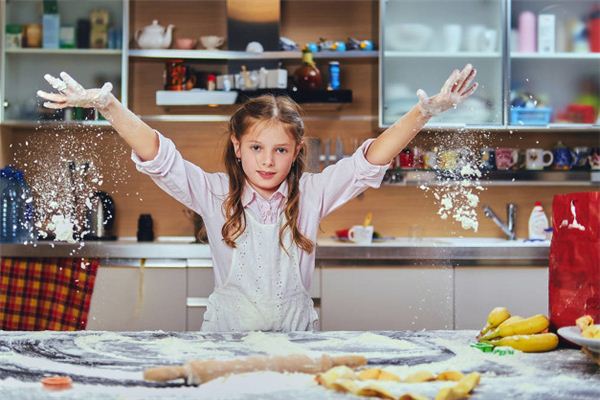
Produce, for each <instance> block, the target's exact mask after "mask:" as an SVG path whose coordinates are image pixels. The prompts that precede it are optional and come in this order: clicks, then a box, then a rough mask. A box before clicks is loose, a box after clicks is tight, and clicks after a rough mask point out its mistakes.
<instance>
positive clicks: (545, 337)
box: [477, 307, 558, 353]
mask: <svg viewBox="0 0 600 400" xmlns="http://www.w3.org/2000/svg"><path fill="white" fill-rule="evenodd" d="M549 325H550V321H549V320H548V318H547V317H546V316H545V315H543V314H537V315H534V316H532V317H529V318H523V317H519V316H516V315H515V316H511V315H510V313H509V312H508V310H507V309H506V308H505V307H496V308H494V309H493V310H492V311H491V312H490V313H489V315H488V317H487V322H486V324H485V326H484V327H483V329H482V330H481V332H479V335H477V339H478V340H479V341H480V342H483V343H489V344H492V345H494V346H509V347H512V348H513V349H517V350H520V351H523V352H525V353H534V352H543V351H550V350H554V349H555V348H556V346H558V336H556V335H555V334H554V333H547V329H548V326H549Z"/></svg>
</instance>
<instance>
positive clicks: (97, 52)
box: [6, 48, 123, 56]
mask: <svg viewBox="0 0 600 400" xmlns="http://www.w3.org/2000/svg"><path fill="white" fill-rule="evenodd" d="M6 54H41V55H82V56H83V55H85V56H118V55H121V54H123V50H121V49H29V48H22V49H6Z"/></svg>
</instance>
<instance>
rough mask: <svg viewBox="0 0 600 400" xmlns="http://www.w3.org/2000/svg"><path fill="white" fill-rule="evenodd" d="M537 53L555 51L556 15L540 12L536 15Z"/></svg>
mask: <svg viewBox="0 0 600 400" xmlns="http://www.w3.org/2000/svg"><path fill="white" fill-rule="evenodd" d="M537 48H538V53H554V52H555V51H556V16H555V15H554V14H540V15H539V16H538V46H537Z"/></svg>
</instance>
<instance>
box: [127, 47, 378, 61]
mask: <svg viewBox="0 0 600 400" xmlns="http://www.w3.org/2000/svg"><path fill="white" fill-rule="evenodd" d="M129 56H130V57H135V58H158V59H172V58H180V59H185V60H300V59H301V58H302V53H301V52H300V51H265V52H263V53H249V52H246V51H229V50H171V49H166V50H130V51H129ZM378 57H379V52H378V51H376V50H374V51H362V50H350V51H320V52H317V53H314V54H313V58H315V59H329V58H332V59H333V58H335V59H345V58H378Z"/></svg>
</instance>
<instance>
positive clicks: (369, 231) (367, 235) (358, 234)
mask: <svg viewBox="0 0 600 400" xmlns="http://www.w3.org/2000/svg"><path fill="white" fill-rule="evenodd" d="M348 239H349V240H350V241H351V242H354V243H358V244H371V243H372V242H373V225H369V226H364V225H354V226H353V227H352V228H350V229H349V230H348Z"/></svg>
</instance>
